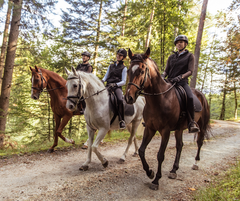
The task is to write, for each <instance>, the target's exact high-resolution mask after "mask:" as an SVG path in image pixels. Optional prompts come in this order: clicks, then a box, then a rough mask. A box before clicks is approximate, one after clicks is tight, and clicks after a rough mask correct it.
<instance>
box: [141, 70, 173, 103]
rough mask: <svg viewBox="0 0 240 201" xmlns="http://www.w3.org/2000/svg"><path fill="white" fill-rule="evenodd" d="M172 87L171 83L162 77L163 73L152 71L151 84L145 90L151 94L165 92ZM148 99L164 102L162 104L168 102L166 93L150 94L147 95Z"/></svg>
mask: <svg viewBox="0 0 240 201" xmlns="http://www.w3.org/2000/svg"><path fill="white" fill-rule="evenodd" d="M170 87H171V85H170V84H168V83H167V82H165V81H164V80H163V78H162V77H161V74H160V73H159V72H156V71H155V72H153V73H151V78H150V84H149V85H148V86H147V87H146V88H145V89H144V92H146V93H149V94H158V93H164V92H165V91H167V90H168V89H169V88H170ZM167 93H169V92H167ZM146 100H147V101H149V102H155V101H156V100H157V101H158V102H163V103H161V104H164V102H166V96H165V94H162V95H150V96H148V95H147V96H146Z"/></svg>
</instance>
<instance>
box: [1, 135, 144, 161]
mask: <svg viewBox="0 0 240 201" xmlns="http://www.w3.org/2000/svg"><path fill="white" fill-rule="evenodd" d="M129 136H130V134H129V132H128V131H127V130H119V131H118V130H116V131H112V132H111V133H110V134H109V135H108V134H107V135H106V136H105V138H104V142H107V143H117V142H120V141H126V140H128V138H129ZM95 137H96V135H95ZM87 138H88V136H87V135H84V136H81V138H80V139H78V138H76V139H75V138H73V140H74V141H75V145H74V147H80V146H82V144H83V143H84V142H85V141H86V140H87ZM141 138H142V136H140V135H139V136H137V139H141ZM17 144H18V145H17V146H16V147H15V148H14V149H12V148H8V149H3V150H0V158H5V157H11V156H12V155H15V154H17V155H23V154H26V153H28V154H31V153H36V152H39V151H47V150H48V149H49V148H50V147H51V146H52V144H53V141H46V142H44V143H41V144H28V145H24V144H21V142H18V143H17ZM72 146H73V145H72V144H69V143H66V142H64V141H63V140H61V139H60V138H59V140H58V146H57V147H56V148H55V149H67V148H70V147H72Z"/></svg>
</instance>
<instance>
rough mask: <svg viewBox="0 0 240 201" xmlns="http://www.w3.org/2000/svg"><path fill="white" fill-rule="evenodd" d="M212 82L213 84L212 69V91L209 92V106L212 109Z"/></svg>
mask: <svg viewBox="0 0 240 201" xmlns="http://www.w3.org/2000/svg"><path fill="white" fill-rule="evenodd" d="M212 84H213V71H212V70H211V81H210V93H209V102H208V103H209V108H210V109H211V103H212Z"/></svg>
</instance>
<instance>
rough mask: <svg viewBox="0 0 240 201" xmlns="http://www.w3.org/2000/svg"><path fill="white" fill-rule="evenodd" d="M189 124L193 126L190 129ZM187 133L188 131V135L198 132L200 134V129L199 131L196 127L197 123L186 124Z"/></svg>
mask: <svg viewBox="0 0 240 201" xmlns="http://www.w3.org/2000/svg"><path fill="white" fill-rule="evenodd" d="M191 124H194V125H195V126H193V127H190V125H191ZM188 131H189V133H198V132H200V129H199V126H198V124H197V122H195V121H190V122H189V124H188Z"/></svg>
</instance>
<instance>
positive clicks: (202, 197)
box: [194, 161, 240, 201]
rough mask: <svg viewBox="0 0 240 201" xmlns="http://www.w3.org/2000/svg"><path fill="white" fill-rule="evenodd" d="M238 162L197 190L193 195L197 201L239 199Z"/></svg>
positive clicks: (239, 175) (239, 176)
mask: <svg viewBox="0 0 240 201" xmlns="http://www.w3.org/2000/svg"><path fill="white" fill-rule="evenodd" d="M239 183H240V162H239V161H238V162H237V164H236V166H234V167H232V168H231V169H230V170H228V171H227V172H226V173H225V174H224V175H220V176H219V177H218V178H217V179H214V181H213V182H212V183H211V184H210V186H208V187H206V188H203V189H201V190H200V191H197V194H196V195H195V196H194V198H195V200H197V201H215V200H218V201H232V200H240V186H239Z"/></svg>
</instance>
